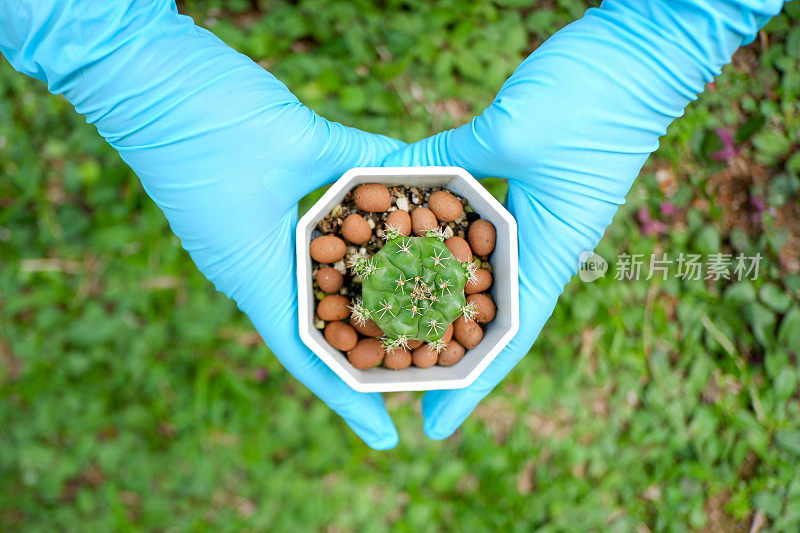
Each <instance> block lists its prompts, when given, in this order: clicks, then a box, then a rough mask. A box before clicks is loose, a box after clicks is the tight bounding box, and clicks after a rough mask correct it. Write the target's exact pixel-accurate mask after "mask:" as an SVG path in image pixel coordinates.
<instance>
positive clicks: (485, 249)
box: [467, 219, 497, 255]
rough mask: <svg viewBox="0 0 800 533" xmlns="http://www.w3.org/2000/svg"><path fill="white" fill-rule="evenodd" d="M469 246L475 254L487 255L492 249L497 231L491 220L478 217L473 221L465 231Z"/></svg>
mask: <svg viewBox="0 0 800 533" xmlns="http://www.w3.org/2000/svg"><path fill="white" fill-rule="evenodd" d="M467 239H468V240H469V247H470V248H472V251H473V252H475V254H477V255H489V254H490V253H492V250H494V244H495V241H496V240H497V232H495V230H494V226H493V225H492V223H491V222H489V221H488V220H484V219H479V220H476V221H475V222H473V223H472V224H471V225H470V227H469V232H468V233H467Z"/></svg>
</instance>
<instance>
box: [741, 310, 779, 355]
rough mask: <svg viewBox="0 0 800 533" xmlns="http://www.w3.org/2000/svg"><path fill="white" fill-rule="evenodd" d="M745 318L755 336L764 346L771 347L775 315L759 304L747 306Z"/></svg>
mask: <svg viewBox="0 0 800 533" xmlns="http://www.w3.org/2000/svg"><path fill="white" fill-rule="evenodd" d="M744 311H745V318H746V319H747V323H748V324H749V325H750V328H751V329H752V330H753V334H754V335H755V337H756V339H757V340H758V341H759V342H760V343H761V345H762V346H770V345H771V344H772V342H773V332H774V329H775V320H776V318H775V313H773V312H772V311H770V310H769V309H767V308H766V307H764V306H763V305H761V304H759V303H751V304H748V305H747V306H745V308H744Z"/></svg>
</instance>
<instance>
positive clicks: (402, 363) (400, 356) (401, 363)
mask: <svg viewBox="0 0 800 533" xmlns="http://www.w3.org/2000/svg"><path fill="white" fill-rule="evenodd" d="M383 366H385V367H386V368H391V369H392V370H403V369H404V368H408V367H409V366H411V352H409V351H408V350H406V349H405V348H395V349H394V350H389V351H388V352H386V355H385V356H384V357H383Z"/></svg>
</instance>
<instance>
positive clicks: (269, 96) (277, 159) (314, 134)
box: [0, 0, 401, 449]
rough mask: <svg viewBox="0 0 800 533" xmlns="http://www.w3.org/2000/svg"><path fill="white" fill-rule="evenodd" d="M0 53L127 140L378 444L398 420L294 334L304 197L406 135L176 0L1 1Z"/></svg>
mask: <svg viewBox="0 0 800 533" xmlns="http://www.w3.org/2000/svg"><path fill="white" fill-rule="evenodd" d="M0 51H1V52H2V53H3V55H4V56H5V57H6V58H7V59H8V60H9V61H10V62H11V64H12V65H13V66H14V68H15V69H17V70H18V71H19V72H23V73H25V74H28V75H30V76H33V77H35V78H38V79H40V80H43V81H46V82H47V85H48V88H49V89H50V92H52V93H54V94H60V93H63V94H64V96H65V97H66V98H67V100H69V101H70V103H72V105H74V106H75V109H76V110H77V111H78V112H79V113H81V114H84V115H86V117H87V119H88V121H89V122H91V123H93V124H94V125H95V126H96V127H97V129H98V131H99V132H100V134H101V135H102V136H103V137H105V139H106V140H107V141H108V142H109V143H110V144H111V145H112V146H113V147H114V148H115V149H117V150H118V151H119V153H120V156H121V157H122V159H123V160H124V161H125V162H126V163H127V164H128V165H130V167H131V168H132V169H133V170H134V172H136V174H137V175H138V176H139V179H141V182H142V185H143V187H144V189H145V191H146V192H147V194H149V195H150V197H151V198H152V199H153V200H154V201H155V202H156V204H158V206H159V207H160V208H161V210H162V211H163V212H164V214H165V215H166V217H167V220H168V221H169V224H170V227H171V228H172V230H173V231H174V232H175V234H176V235H177V236H178V237H180V239H181V244H182V246H183V247H184V248H185V249H186V250H187V251H188V252H189V254H190V255H191V257H192V259H193V260H194V262H195V263H196V264H197V266H198V268H199V269H200V271H201V272H202V273H203V274H204V275H205V276H206V277H207V278H208V279H209V280H211V281H212V282H213V283H214V286H215V287H216V288H217V289H218V290H220V291H221V292H223V293H225V294H226V295H227V296H228V297H230V298H232V299H233V300H235V301H236V303H237V304H238V305H239V308H240V309H241V310H242V311H244V312H245V313H246V314H247V315H248V316H249V317H250V319H251V320H252V322H253V324H254V325H255V327H256V329H257V330H258V332H259V333H260V334H261V336H262V337H263V338H264V339H266V340H267V342H268V343H269V346H270V348H271V349H272V351H273V352H274V353H275V355H276V356H277V357H278V359H279V360H280V361H281V363H282V364H283V366H284V367H285V368H286V369H287V370H288V371H289V372H291V373H292V374H294V375H295V377H297V379H299V380H300V381H301V382H303V383H304V384H305V385H306V386H307V387H308V388H309V389H311V390H312V391H313V392H314V393H315V394H316V395H317V396H319V397H320V398H321V399H322V400H323V401H325V402H326V403H327V404H328V405H329V406H330V407H331V408H332V409H333V410H334V411H336V412H337V413H338V414H339V415H341V416H342V417H343V418H344V419H345V420H346V421H347V423H348V424H349V425H350V427H351V428H353V430H354V431H355V432H356V433H357V434H358V435H359V437H361V438H362V439H363V440H364V441H365V442H366V443H367V444H368V445H370V446H372V447H373V448H378V449H385V448H391V447H393V446H394V445H395V444H396V443H397V430H396V429H395V427H394V425H393V423H392V421H391V419H390V418H389V415H388V414H387V413H386V410H385V408H384V405H383V399H382V397H381V396H380V395H379V394H363V393H359V392H355V391H353V390H352V389H351V388H350V387H349V386H347V385H346V384H345V383H344V382H342V381H341V380H340V379H339V378H338V377H337V376H336V375H335V374H334V373H333V372H332V371H331V370H330V369H329V368H328V367H327V366H325V364H324V363H322V362H321V361H320V359H319V358H318V357H317V356H316V355H314V354H313V353H312V352H311V351H309V350H308V348H306V347H305V345H303V344H302V342H301V341H300V338H299V336H298V327H297V324H298V321H297V288H296V281H295V264H294V240H293V235H294V227H295V225H296V222H297V201H298V200H299V199H300V198H301V197H302V196H303V195H305V194H306V193H308V192H309V191H311V190H313V189H316V188H318V187H320V186H322V185H324V184H325V183H327V182H329V181H332V180H334V179H335V178H338V177H339V176H340V175H341V174H342V173H344V172H345V171H346V170H348V169H349V168H351V167H355V166H365V165H371V166H375V165H378V164H380V162H381V161H382V160H383V158H384V156H386V154H388V153H389V152H391V151H392V150H394V149H396V148H397V147H398V146H400V145H401V143H399V142H397V141H395V140H392V139H389V138H386V137H382V136H377V135H371V134H368V133H364V132H361V131H358V130H355V129H351V128H346V127H344V126H342V125H340V124H336V123H332V122H328V121H327V120H325V119H323V118H321V117H319V116H317V115H316V114H314V113H313V112H312V111H310V110H309V109H308V108H306V107H304V106H302V105H301V104H300V103H299V102H298V100H297V98H295V96H294V95H292V94H291V93H290V92H289V90H288V89H287V88H286V87H285V86H284V85H283V84H282V83H281V82H280V81H278V80H277V79H276V78H275V77H274V76H272V75H271V74H269V73H268V72H266V71H265V70H264V69H262V68H261V67H259V66H258V65H256V64H255V63H254V62H253V61H251V60H250V59H248V58H247V57H245V56H243V55H241V54H239V53H237V52H236V51H234V50H232V49H231V48H229V47H228V46H226V45H225V44H224V43H223V42H221V41H220V40H219V39H217V38H216V37H215V36H214V35H212V34H211V33H209V32H208V31H206V30H204V29H202V28H198V27H197V26H195V25H194V23H193V22H192V20H191V19H190V18H188V17H185V16H180V15H178V14H177V10H176V8H175V5H174V3H173V2H172V0H126V1H118V0H115V1H109V0H95V1H92V0H72V1H68V0H0Z"/></svg>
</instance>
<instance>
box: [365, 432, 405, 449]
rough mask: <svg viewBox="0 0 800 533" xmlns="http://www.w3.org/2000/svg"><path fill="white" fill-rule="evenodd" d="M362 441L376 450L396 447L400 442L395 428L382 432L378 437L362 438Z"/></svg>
mask: <svg viewBox="0 0 800 533" xmlns="http://www.w3.org/2000/svg"><path fill="white" fill-rule="evenodd" d="M364 442H366V443H367V446H369V447H370V448H372V449H373V450H377V451H384V450H391V449H392V448H394V447H396V446H397V444H398V443H399V442H400V436H399V435H398V434H397V430H395V431H393V432H391V433H387V434H384V435H383V436H381V437H379V438H373V439H370V440H366V439H364Z"/></svg>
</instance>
